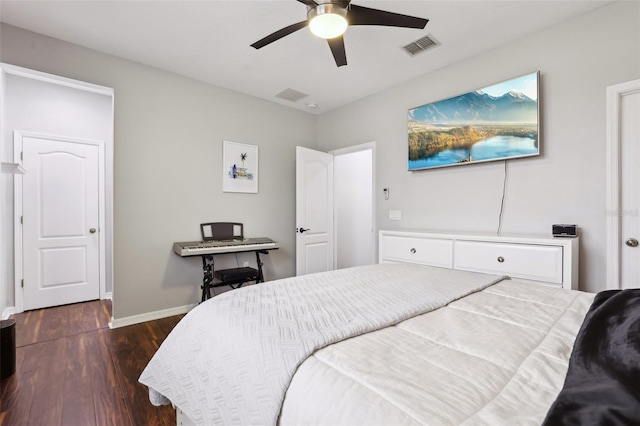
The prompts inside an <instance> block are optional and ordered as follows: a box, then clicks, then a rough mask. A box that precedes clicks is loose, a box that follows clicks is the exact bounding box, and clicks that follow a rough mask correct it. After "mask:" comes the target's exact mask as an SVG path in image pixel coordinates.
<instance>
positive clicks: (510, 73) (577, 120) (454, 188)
mask: <svg viewBox="0 0 640 426" xmlns="http://www.w3.org/2000/svg"><path fill="white" fill-rule="evenodd" d="M639 18H640V3H638V2H615V3H612V4H610V5H607V6H604V7H602V8H600V9H597V10H595V11H593V12H590V13H588V14H585V15H582V16H580V17H577V18H575V19H572V20H570V21H566V22H564V23H562V24H559V25H557V26H554V27H552V28H549V29H547V30H545V31H541V32H539V33H537V34H534V35H532V36H529V37H526V38H523V39H520V40H515V41H513V42H511V43H509V44H506V45H504V46H502V47H500V48H498V49H495V50H493V51H490V52H485V53H482V54H479V55H478V56H476V57H474V58H471V59H469V60H466V61H464V62H460V63H458V64H455V65H453V66H450V67H447V68H444V69H441V70H439V71H436V72H433V73H430V74H428V75H425V76H423V77H421V78H418V79H416V80H413V81H411V82H408V83H406V84H403V85H400V86H397V87H395V88H393V89H391V90H387V91H384V92H381V93H379V94H376V95H373V96H370V97H368V98H366V99H363V100H361V101H358V102H356V103H353V104H351V105H349V106H347V107H344V108H341V109H338V110H334V111H331V112H328V113H325V114H323V115H322V116H320V118H319V121H318V148H319V149H322V150H326V151H329V150H332V149H336V148H340V147H345V146H350V145H355V144H358V143H363V142H368V141H372V140H375V141H377V142H378V145H377V149H378V152H377V154H378V155H377V158H378V164H377V191H378V192H377V196H378V197H377V200H378V201H377V211H376V214H377V218H378V220H377V222H378V228H379V229H403V228H419V229H429V230H443V231H445V230H446V231H461V232H467V231H472V232H485V233H493V234H495V233H496V232H497V229H498V217H499V212H500V203H501V198H502V188H503V180H504V168H505V163H504V162H493V163H484V164H476V165H465V166H459V167H450V168H444V169H434V170H426V171H418V172H408V171H407V110H408V109H409V108H412V107H415V106H419V105H423V104H426V103H430V102H433V101H437V100H440V99H443V98H448V97H450V96H453V95H458V94H461V93H464V92H467V91H470V90H474V89H477V88H480V87H484V86H487V85H490V84H492V83H496V82H498V81H502V80H506V79H509V78H512V77H516V76H520V75H523V74H526V73H529V72H532V71H536V70H539V71H540V73H541V92H540V102H541V105H542V107H541V109H542V111H541V114H542V116H541V121H542V134H541V143H542V155H541V156H539V157H534V158H530V159H518V160H510V161H508V163H507V173H508V177H507V186H506V200H505V209H504V214H503V222H502V228H501V229H502V234H550V232H551V224H553V223H577V224H578V225H580V228H581V237H582V238H581V241H580V246H581V247H580V249H581V252H580V263H581V267H580V277H581V278H580V288H581V289H583V290H588V291H598V290H603V289H605V288H606V285H605V278H606V277H605V273H606V265H605V261H606V253H605V246H606V245H605V239H606V229H605V224H606V217H605V201H606V200H605V196H606V188H605V182H606V94H605V91H606V87H607V86H609V85H612V84H616V83H620V82H624V81H628V80H633V79H637V78H640V30H639V27H640V19H639ZM428 54H429V52H426V53H424V55H428ZM385 187H388V188H390V194H391V198H390V199H389V200H388V201H385V200H384V198H383V197H382V188H385ZM389 210H401V211H402V220H401V221H389V220H388V211H389Z"/></svg>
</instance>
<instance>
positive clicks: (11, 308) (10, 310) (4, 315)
mask: <svg viewBox="0 0 640 426" xmlns="http://www.w3.org/2000/svg"><path fill="white" fill-rule="evenodd" d="M15 313H16V308H15V306H9V307H7V308H6V309H5V310H4V311H3V312H2V319H3V320H6V319H9V317H10V316H11V315H13V314H15Z"/></svg>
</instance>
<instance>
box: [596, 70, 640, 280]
mask: <svg viewBox="0 0 640 426" xmlns="http://www.w3.org/2000/svg"><path fill="white" fill-rule="evenodd" d="M638 91H640V80H632V81H628V82H626V83H620V84H615V85H612V86H609V87H607V207H606V211H605V213H606V218H607V283H606V288H607V289H619V288H620V214H619V212H620V179H621V170H620V99H621V98H622V97H623V96H626V95H630V94H633V93H636V92H638Z"/></svg>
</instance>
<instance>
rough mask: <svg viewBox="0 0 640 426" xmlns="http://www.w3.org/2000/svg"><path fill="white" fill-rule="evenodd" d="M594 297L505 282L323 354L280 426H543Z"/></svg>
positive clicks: (305, 368)
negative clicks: (303, 425) (364, 425)
mask: <svg viewBox="0 0 640 426" xmlns="http://www.w3.org/2000/svg"><path fill="white" fill-rule="evenodd" d="M593 297H594V295H593V294H589V293H582V292H578V291H569V290H561V289H556V288H551V287H545V286H542V285H538V284H530V283H522V282H517V281H510V280H505V281H502V282H500V283H498V284H495V285H493V286H491V287H488V288H486V289H485V290H483V291H480V292H478V293H474V294H472V295H469V296H467V297H465V298H463V299H460V300H457V301H455V302H453V303H451V304H449V305H447V306H446V307H443V308H440V309H437V310H435V311H433V312H430V313H426V314H424V315H419V316H416V317H414V318H411V319H408V320H406V321H403V322H401V323H399V324H397V325H396V326H392V327H387V328H384V329H382V330H379V331H375V332H372V333H368V334H366V335H363V336H360V337H357V338H353V339H348V340H344V341H342V342H339V343H336V344H333V345H331V346H328V347H326V348H324V349H320V350H318V351H316V352H315V353H314V354H313V355H312V356H311V357H309V358H308V359H307V360H306V361H305V362H304V363H303V364H302V365H301V366H300V367H299V368H298V371H297V372H296V375H295V376H294V378H293V380H292V382H291V385H290V387H289V389H288V391H287V395H286V398H285V401H284V404H283V407H282V412H281V416H280V424H281V425H289V424H291V425H301V424H318V425H320V424H321V425H332V424H341V425H355V424H366V425H400V424H402V425H411V424H430V425H445V424H451V425H476V424H482V425H492V426H500V425H529V424H530V425H538V424H540V423H542V421H543V420H544V417H545V415H546V412H547V410H548V409H549V407H550V406H551V404H552V403H553V400H554V399H555V398H556V396H557V394H558V392H559V391H560V389H561V387H562V384H563V382H564V377H565V374H566V370H567V365H568V361H569V357H570V354H571V349H572V346H573V341H574V339H575V336H576V334H577V332H578V330H579V328H580V325H581V323H582V320H583V318H584V316H585V314H586V312H587V310H588V308H589V306H590V304H591V302H592V300H593Z"/></svg>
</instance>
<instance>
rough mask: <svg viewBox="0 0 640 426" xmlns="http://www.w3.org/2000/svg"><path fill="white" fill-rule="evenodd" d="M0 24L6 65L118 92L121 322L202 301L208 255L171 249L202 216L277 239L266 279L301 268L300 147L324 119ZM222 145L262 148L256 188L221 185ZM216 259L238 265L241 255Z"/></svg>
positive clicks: (311, 141) (192, 234) (195, 232)
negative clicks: (242, 190)
mask: <svg viewBox="0 0 640 426" xmlns="http://www.w3.org/2000/svg"><path fill="white" fill-rule="evenodd" d="M0 31H1V34H0V35H1V37H0V43H1V44H0V61H2V62H5V63H9V64H13V65H17V66H21V67H25V68H30V69H34V70H38V71H43V72H47V73H51V74H56V75H60V76H64V77H69V78H74V79H78V80H82V81H86V82H90V83H95V84H99V85H103V86H108V87H112V88H114V89H115V141H114V147H115V155H114V293H113V296H114V313H113V314H114V317H115V318H116V319H119V318H124V317H128V316H131V315H136V314H142V313H146V312H152V311H157V310H161V309H168V308H172V307H177V306H183V305H188V304H191V303H195V302H197V301H198V300H199V283H200V282H201V280H202V270H201V263H200V259H199V258H198V259H182V258H180V257H178V256H176V255H175V254H173V252H172V250H171V247H172V243H173V242H174V241H185V240H193V239H198V238H199V224H200V223H202V222H211V221H238V222H243V223H244V224H245V234H246V235H248V236H269V237H271V238H273V239H275V240H277V241H279V242H280V243H281V244H282V248H281V249H280V250H277V251H275V252H272V254H270V255H269V256H264V259H265V275H266V278H267V279H274V278H281V277H287V276H291V275H294V274H295V264H294V263H295V250H294V248H295V247H294V244H295V234H294V230H295V214H294V196H295V170H294V167H295V146H296V145H301V146H306V147H314V146H315V139H316V131H317V129H316V122H317V119H316V117H315V116H313V115H310V114H306V113H303V112H300V111H297V110H293V109H290V108H286V107H283V106H279V105H277V104H275V103H271V102H267V101H264V100H260V99H257V98H254V97H250V96H246V95H243V94H240V93H237V92H233V91H230V90H226V89H222V88H219V87H215V86H211V85H208V84H204V83H200V82H197V81H194V80H191V79H188V78H184V77H181V76H178V75H175V74H171V73H168V72H165V71H161V70H158V69H155V68H150V67H147V66H143V65H140V64H137V63H134V62H131V61H127V60H123V59H119V58H116V57H113V56H109V55H105V54H101V53H98V52H95V51H92V50H88V49H85V48H82V47H79V46H76V45H72V44H69V43H65V42H61V41H59V40H55V39H52V38H48V37H44V36H41V35H38V34H34V33H31V32H27V31H24V30H21V29H18V28H15V27H10V26H6V25H2V27H1V28H0ZM25 130H28V129H25ZM223 140H230V141H235V142H242V143H247V144H251V145H258V146H259V149H260V154H259V155H260V165H259V167H260V169H259V172H260V182H259V184H260V188H259V193H258V194H233V193H223V192H222V182H221V166H222V141H223ZM3 161H6V160H3ZM6 208H10V209H12V207H10V206H9V207H7V206H4V205H3V209H6ZM245 259H246V260H248V261H251V262H252V264H253V262H255V257H252V256H249V255H247V254H244V255H239V256H238V261H239V262H240V264H241V265H242V263H243V261H244V260H245ZM217 263H218V265H217V266H219V267H232V266H235V265H236V258H235V256H233V255H232V256H227V257H226V258H225V259H224V260H222V261H220V262H217ZM0 285H4V287H5V288H2V289H0V291H3V292H5V294H6V292H7V291H8V289H7V288H6V285H7V283H0ZM10 285H13V284H12V283H11V284H10ZM6 303H8V304H9V306H11V305H12V303H13V300H7V301H6Z"/></svg>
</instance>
